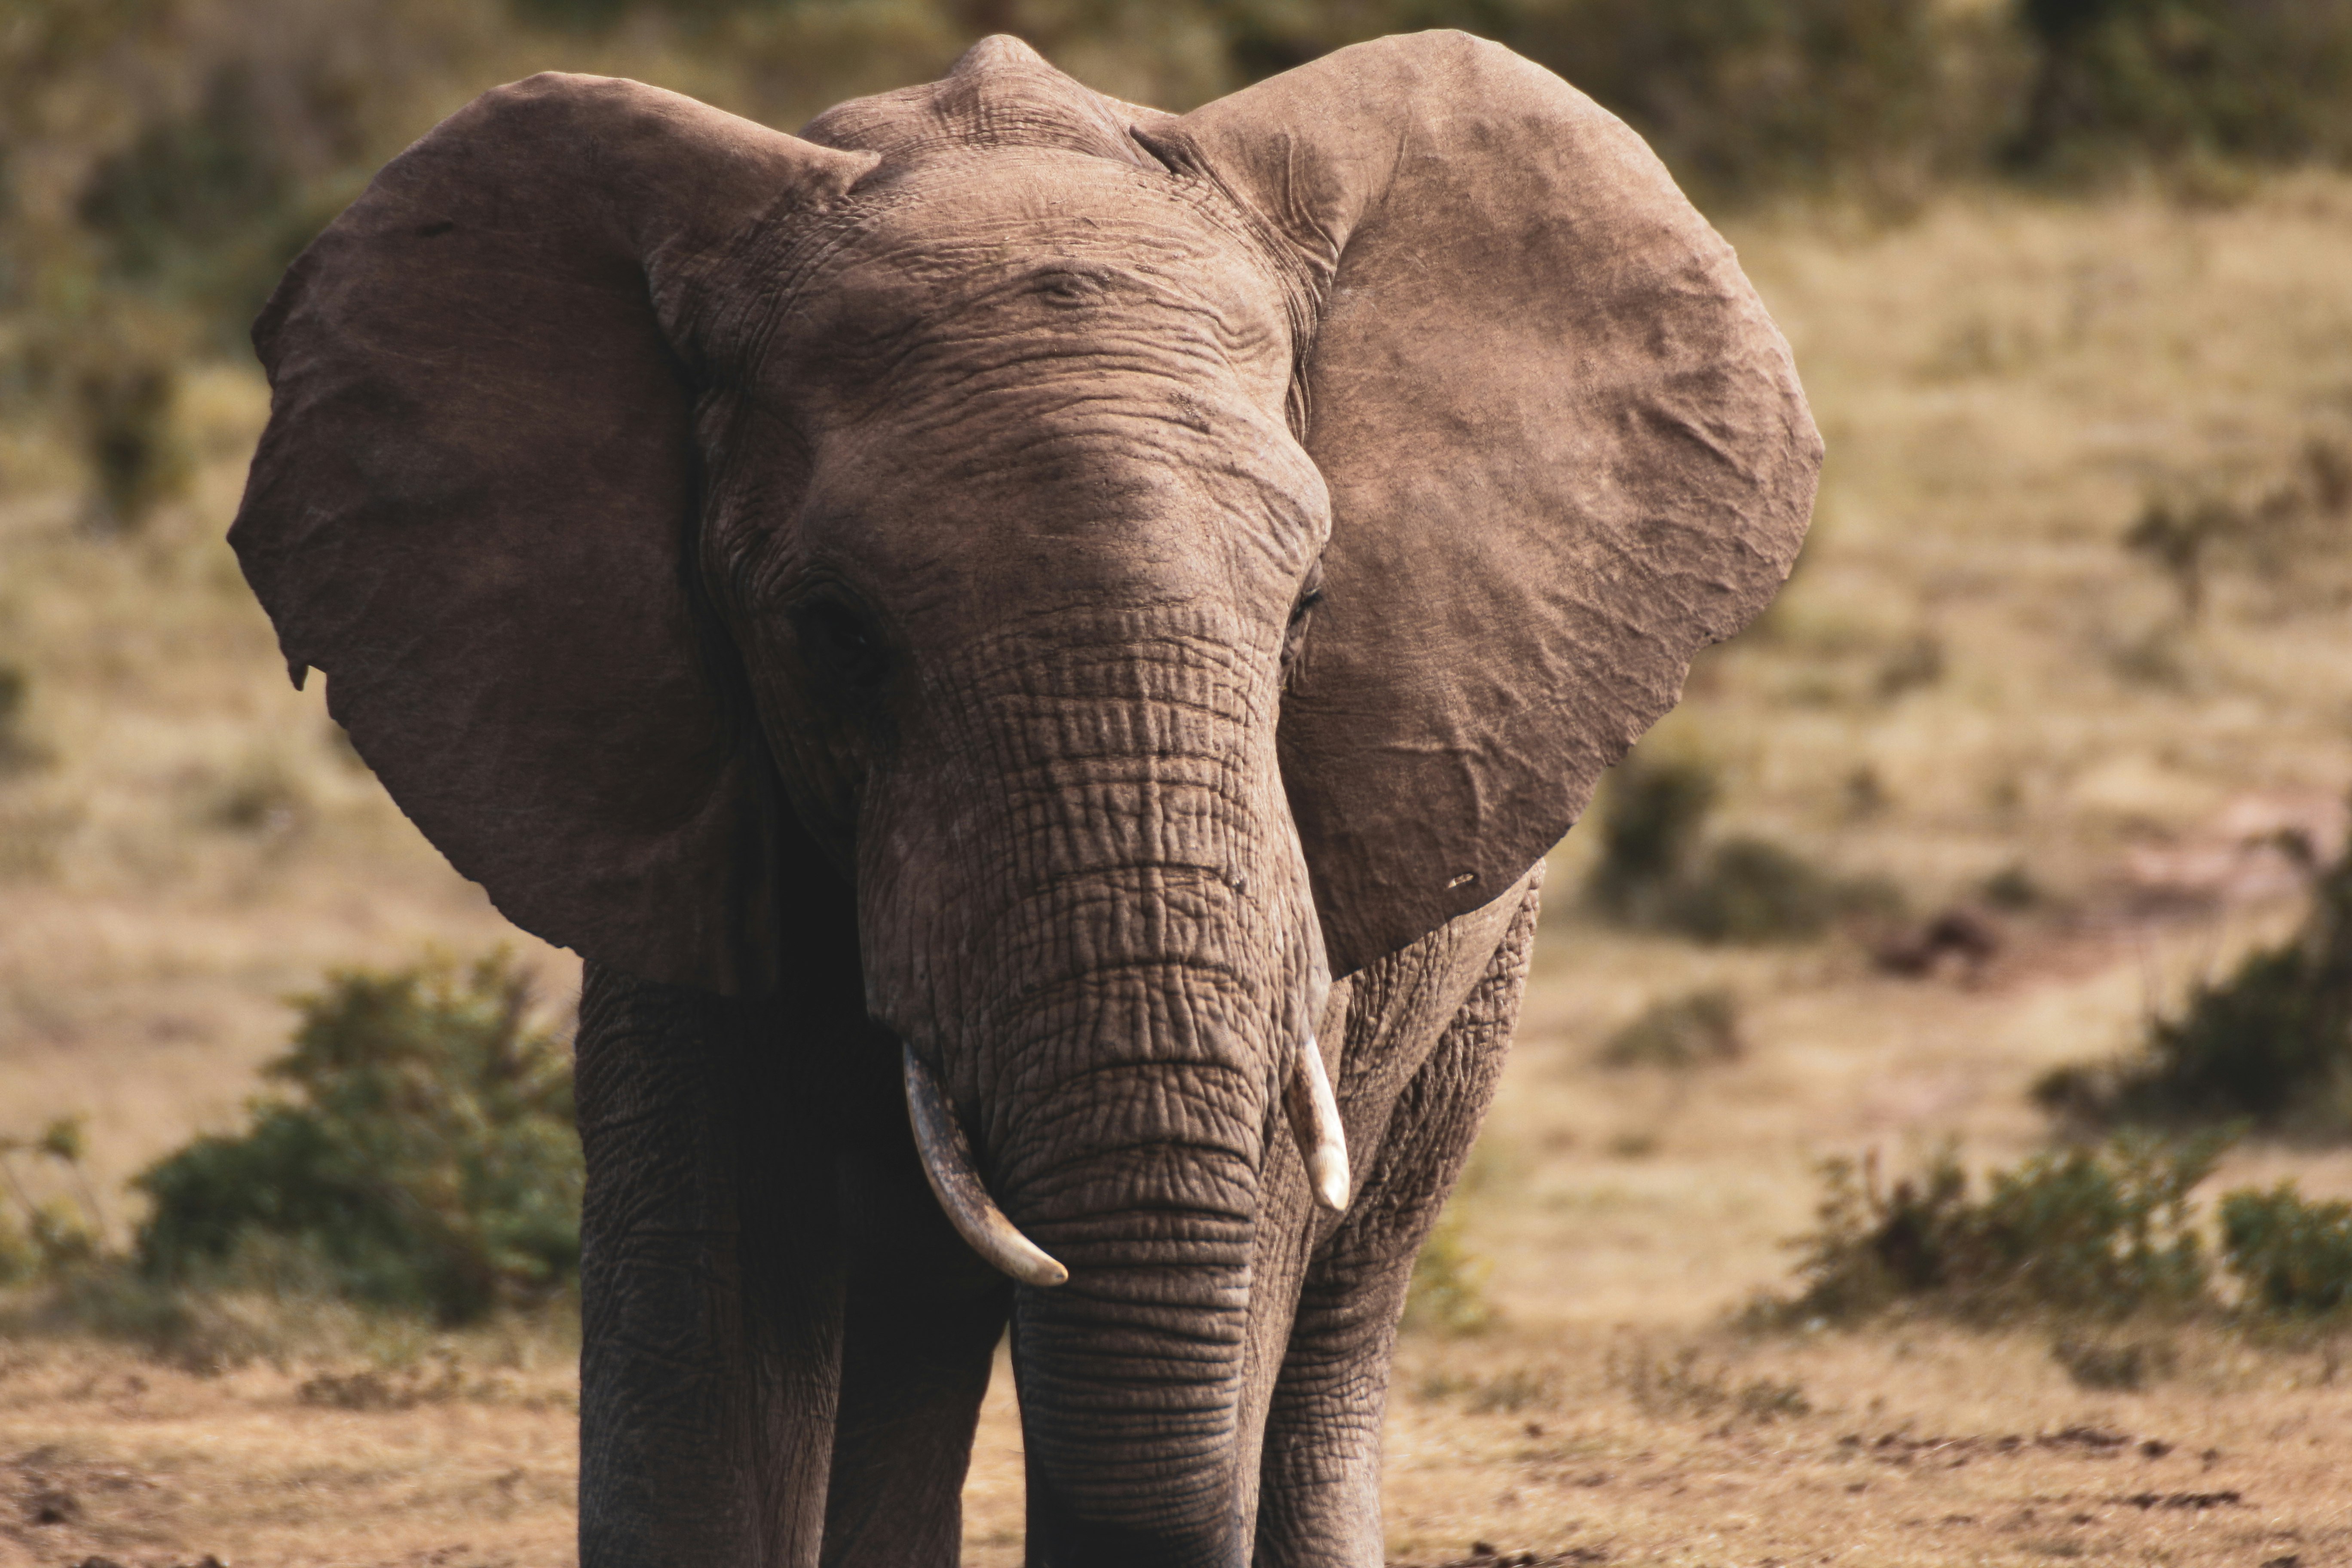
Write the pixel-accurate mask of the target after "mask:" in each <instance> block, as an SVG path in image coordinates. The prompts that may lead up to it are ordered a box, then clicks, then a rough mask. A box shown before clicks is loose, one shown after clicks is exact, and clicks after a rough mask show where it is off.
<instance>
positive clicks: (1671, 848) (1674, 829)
mask: <svg viewBox="0 0 2352 1568" xmlns="http://www.w3.org/2000/svg"><path fill="white" fill-rule="evenodd" d="M1717 789H1718V785H1717V782H1716V776H1715V771H1714V770H1713V769H1712V768H1709V767H1707V766H1706V765H1705V764H1704V763H1696V762H1691V761H1686V760H1677V761H1671V762H1664V763H1653V762H1651V761H1649V760H1648V759H1647V758H1645V757H1643V755H1642V754H1641V753H1640V752H1634V753H1633V755H1632V756H1629V757H1627V758H1626V759H1625V760H1624V761H1623V762H1622V763H1618V764H1617V767H1616V769H1615V770H1614V771H1613V772H1612V773H1611V774H1610V775H1609V786H1608V789H1607V791H1606V792H1605V793H1604V794H1603V795H1602V796H1601V814H1600V815H1601V820H1600V822H1599V824H1598V825H1597V826H1598V827H1599V830H1600V838H1601V855H1600V858H1599V859H1598V860H1597V861H1596V862H1595V863H1594V865H1593V868H1592V875H1591V882H1590V884H1589V890H1590V892H1591V897H1592V900H1593V902H1594V903H1596V904H1597V905H1599V906H1600V907H1601V910H1604V911H1606V912H1607V913H1609V914H1611V915H1613V916H1615V917H1616V918H1618V919H1620V920H1622V921H1626V922H1628V923H1631V924H1643V923H1647V922H1649V921H1654V920H1656V919H1657V918H1658V917H1659V916H1660V915H1661V914H1662V913H1663V912H1664V903H1665V896H1666V889H1668V888H1669V887H1670V886H1672V885H1673V883H1674V882H1675V879H1677V878H1679V877H1681V876H1682V875H1683V873H1684V870H1685V868H1686V867H1687V865H1688V864H1689V862H1690V860H1691V858H1692V857H1693V855H1694V854H1695V853H1696V850H1697V847H1698V843H1699V838H1700V836H1701V835H1702V834H1703V833H1704V832H1705V831H1706V817H1707V813H1708V812H1710V811H1712V810H1713V809H1714V807H1715V797H1716V795H1717Z"/></svg>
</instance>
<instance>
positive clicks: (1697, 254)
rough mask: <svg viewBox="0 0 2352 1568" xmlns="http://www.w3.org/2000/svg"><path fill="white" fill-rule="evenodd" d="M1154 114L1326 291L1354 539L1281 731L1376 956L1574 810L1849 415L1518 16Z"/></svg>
mask: <svg viewBox="0 0 2352 1568" xmlns="http://www.w3.org/2000/svg"><path fill="white" fill-rule="evenodd" d="M1147 134H1149V136H1150V139H1151V141H1152V142H1153V143H1154V145H1155V146H1158V147H1161V148H1163V149H1164V153H1163V155H1164V156H1166V157H1167V158H1168V160H1169V161H1170V162H1171V163H1177V164H1178V165H1179V166H1181V165H1183V164H1185V163H1192V164H1195V165H1197V166H1198V167H1200V168H1201V169H1202V170H1203V171H1204V172H1205V173H1207V174H1210V175H1211V176H1213V178H1215V179H1216V180H1217V181H1219V182H1220V183H1221V184H1223V185H1224V187H1225V188H1226V189H1227V191H1228V192H1230V193H1231V194H1232V195H1234V197H1235V198H1236V199H1237V200H1238V201H1239V202H1240V204H1241V205H1243V206H1244V208H1245V209H1248V210H1249V211H1250V212H1251V213H1252V214H1254V215H1255V218H1256V219H1257V220H1258V221H1259V222H1260V223H1261V224H1262V225H1263V226H1264V227H1265V230H1266V232H1268V233H1269V234H1270V235H1271V236H1272V237H1273V238H1272V243H1273V245H1274V247H1275V248H1276V250H1277V251H1278V252H1280V253H1281V254H1282V255H1283V256H1284V258H1286V261H1287V262H1288V263H1289V264H1290V265H1291V266H1292V267H1293V268H1295V269H1296V270H1297V274H1298V276H1300V277H1301V278H1302V279H1303V280H1304V285H1305V288H1304V291H1305V292H1306V293H1307V295H1308V296H1309V297H1310V298H1311V299H1312V300H1313V301H1314V310H1313V311H1312V312H1311V315H1312V316H1313V318H1314V320H1315V321H1316V324H1315V326H1314V327H1313V329H1312V336H1311V338H1310V339H1309V341H1308V342H1307V344H1306V345H1305V351H1306V352H1305V354H1304V359H1303V370H1302V374H1301V384H1300V387H1299V392H1300V393H1301V395H1302V397H1303V409H1304V424H1305V439H1306V444H1307V450H1308V451H1309V453H1311V454H1312V455H1313V457H1314V458H1315V461H1316V462H1317V464H1318V466H1319V467H1320V468H1322V470H1323V474H1324V477H1325V479H1326V480H1327V481H1328V484H1329V487H1330V492H1331V505H1332V512H1333V521H1332V536H1331V542H1330V546H1329V549H1328V553H1327V554H1326V556H1325V558H1324V581H1325V584H1326V589H1327V599H1326V602H1325V603H1324V605H1323V606H1322V607H1321V608H1319V609H1318V611H1317V612H1316V616H1315V623H1314V629H1313V631H1312V633H1311V634H1310V637H1309V639H1308V643H1307V649H1306V665H1305V669H1304V672H1303V677H1302V679H1300V681H1299V682H1298V685H1297V689H1296V690H1295V691H1294V692H1293V693H1292V695H1291V696H1290V698H1289V699H1287V700H1286V707H1285V710H1284V716H1283V723H1282V733H1281V742H1282V759H1283V767H1284V773H1285V777H1286V781H1287V784H1288V786H1289V791H1290V798H1291V805H1292V808H1293V811H1294V814H1295V815H1296V816H1297V822H1298V827H1299V833H1300V836H1301V837H1302V838H1303V840H1304V841H1305V844H1306V848H1307V862H1308V866H1309V868H1310V869H1311V870H1312V872H1313V874H1314V878H1315V880H1316V884H1317V887H1316V893H1317V897H1318V902H1319V904H1320V907H1321V908H1322V910H1323V911H1324V923H1325V937H1326V940H1327V942H1328V946H1329V950H1330V953H1331V959H1332V964H1333V968H1334V969H1335V970H1336V971H1339V972H1341V973H1344V972H1346V971H1348V970H1351V969H1354V968H1357V967H1359V966H1360V965H1362V964H1363V963H1368V962H1370V960H1371V959H1373V958H1376V957H1378V956H1380V955H1381V953H1383V952H1391V951H1393V950H1394V949H1396V948H1398V947H1401V946H1402V945H1403V944H1405V943H1406V942H1411V941H1412V940H1413V939H1414V938H1416V937H1418V936H1420V935H1422V934H1423V933H1424V932H1426V931H1431V930H1433V929H1434V928H1435V927H1436V926H1438V925H1439V924H1441V923H1443V922H1444V921H1446V920H1449V919H1451V918H1452V917H1453V916H1454V915H1457V914H1460V913H1463V912H1464V911H1465V910H1471V909H1475V908H1476V907H1477V906H1479V905H1481V904H1484V903H1486V902H1487V901H1489V900H1492V899H1493V898H1495V897H1496V895H1497V894H1498V893H1499V892H1500V891H1502V890H1503V889H1506V888H1507V887H1508V886H1509V885H1510V883H1511V882H1512V880H1513V879H1515V878H1517V876H1518V875H1519V873H1520V872H1522V871H1524V870H1525V869H1526V868H1528V866H1529V865H1531V864H1533V863H1534V862H1535V861H1536V860H1537V859H1538V858H1540V857H1541V856H1542V855H1543V854H1544V853H1545V851H1546V850H1548V849H1549V848H1550V847H1551V846H1552V845H1553V844H1554V843H1556V842H1557V841H1558V840H1559V837H1560V836H1561V835H1562V834H1564V833H1565V832H1567V831H1568V829H1569V827H1570V825H1572V824H1573V823H1574V822H1575V820H1576V818H1577V816H1578V815H1579V813H1580V812H1581V811H1582V810H1583V809H1584V806H1585V804H1586V802H1587V801H1589V800H1590V799H1591V795H1592V790H1593V786H1594V784H1596V783H1597V782H1598V780H1599V777H1600V775H1601V771H1602V770H1603V769H1605V768H1607V767H1608V766H1609V765H1610V764H1612V763H1614V762H1616V761H1617V760H1618V759H1619V758H1620V757H1622V755H1624V753H1625V751H1626V749H1627V748H1628V747H1629V746H1631V745H1632V744H1633V741H1634V739H1635V738H1636V737H1637V736H1639V735H1640V734H1641V733H1642V731H1643V730H1645V729H1647V728H1648V727H1649V726H1650V725H1651V724H1652V723H1653V722H1654V721H1656V720H1657V718H1658V717H1659V716H1660V715H1661V714H1663V713H1664V712H1665V710H1667V709H1668V708H1670V707H1672V706H1673V705H1674V703H1675V700H1676V698H1678V697H1679V696H1680V695H1681V691H1682V682H1683V677H1684V674H1685V671H1686V670H1687V668H1689V664H1690V659H1691V656H1692V655H1693V654H1695V653H1696V652H1697V650H1698V649H1699V648H1701V647H1705V646H1706V645H1707V644H1709V643H1714V642H1719V641H1721V640H1722V639H1723V638H1725V637H1729V636H1730V635H1731V634H1732V633H1734V632H1736V631H1738V629H1739V628H1740V627H1741V626H1745V625H1746V624H1747V623H1748V620H1749V619H1750V618H1751V617H1753V616H1755V615H1756V613H1757V612H1758V611H1759V610H1760V609H1761V608H1763V606H1764V605H1765V603H1766V602H1767V601H1768V600H1769V599H1770V597H1771V596H1772V594H1773V592H1774V590H1775V589H1776V588H1778V587H1779V585H1780V583H1781V581H1782V580H1783V579H1784V578H1785V577H1786V576H1787V575H1788V571H1789V567H1790V563H1791V562H1793V561H1794V560H1795V558H1796V553H1797V547H1798V544H1799V543H1800V542H1801V540H1802V538H1803V536H1804V530H1805V523H1806V520H1807V519H1808V517H1809V516H1810V514H1811V509H1812V498H1813V485H1814V479H1815V477H1816V475H1817V473H1818V472H1819V468H1820V464H1821V454H1822V446H1821V438H1820V437H1819V435H1818V434H1817V433H1816V432H1815V431H1814V428H1813V424H1812V420H1811V416H1810V415H1809V414H1808V413H1807V411H1806V407H1805V400H1804V395H1803V393H1802V391H1801V389H1800V388H1799V386H1798V384H1797V376H1796V372H1795V370H1794V367H1793V366H1792V365H1791V363H1790V355H1789V348H1788V344H1787V342H1785V341H1784V340H1783V339H1782V338H1781V336H1780V332H1779V331H1777V330H1776V329H1775V328H1774V327H1773V325H1772V323H1771V321H1770V320H1769V318H1767V316H1766V315H1765V313H1764V308H1763V306H1762V304H1761V303H1760V302H1759V300H1757V298H1756V294H1755V291H1754V290H1753V289H1750V288H1749V287H1748V281H1747V279H1745V278H1744V277H1742V276H1741V274H1740V270H1739V266H1738V261H1737V260H1736V259H1735V258H1734V257H1733V256H1732V253H1731V247H1729V246H1728V245H1727V244H1725V243H1724V241H1723V239H1722V238H1721V237H1719V236H1717V234H1716V233H1715V231H1714V230H1713V229H1712V228H1710V227H1709V226H1707V224H1706V220H1705V219H1704V218H1702V217H1700V216H1699V215H1698V214H1697V213H1696V211H1694V210H1693V209H1692V207H1691V205H1690V204H1689V203H1688V202H1687V201H1685V199H1684V198H1683V195H1682V194H1681V192H1680V191H1678V190H1677V189H1676V188H1675V184H1674V181H1673V179H1672V178H1671V177H1670V176H1669V175H1668V174H1667V173H1666V171H1665V168H1664V165H1662V164H1661V163H1659V162H1658V160H1657V159H1656V157H1654V155H1653V154H1652V153H1651V152H1650V151H1649V149H1648V148H1647V147H1646V146H1644V145H1643V142H1642V141H1641V139H1640V138H1639V137H1638V136H1636V135H1634V134H1633V132H1631V131H1629V130H1627V129H1626V128H1625V126H1624V125H1623V124H1622V122H1620V121H1618V120H1617V119H1615V118H1614V117H1613V116H1612V115H1611V114H1609V113H1608V112H1607V111H1606V110H1602V109H1601V108H1600V107H1598V106H1597V105H1595V104H1594V103H1593V102H1592V101H1591V100H1590V99H1587V98H1586V97H1584V96H1583V95H1582V94H1581V93H1579V92H1578V91H1576V90H1575V89H1573V88H1570V86H1568V85H1567V84H1566V83H1565V82H1562V81H1561V80H1559V79H1558V78H1557V77H1554V76H1552V75H1551V74H1550V73H1549V72H1548V71H1545V70H1543V69H1542V68H1539V67H1537V66H1535V65H1532V64H1529V63H1528V61H1526V60H1524V59H1521V58H1519V57H1517V55H1514V54H1512V53H1511V52H1510V51H1509V50H1507V49H1505V48H1503V47H1500V46H1498V45H1495V44H1490V43H1486V42H1483V41H1481V40H1479V39H1476V38H1473V37H1469V36H1468V35H1466V34H1462V33H1424V34H1421V35H1418V36H1415V37H1401V38H1387V39H1382V40H1381V41H1379V42H1377V43H1370V44H1361V45H1358V46H1356V47H1351V48H1346V49H1341V50H1339V52H1337V53H1335V54H1332V55H1329V56H1327V57H1326V58H1323V59H1320V60H1318V61H1316V62H1315V63H1314V64H1312V65H1308V66H1304V67H1301V68H1298V69H1297V70H1294V71H1290V72H1287V73H1286V74H1284V75H1282V76H1278V77H1276V78H1273V79H1270V80H1267V81H1265V82H1262V83H1260V84H1259V85H1257V86H1256V87H1254V88H1250V89H1246V90H1244V91H1243V92H1239V93H1235V94H1234V95H1233V96H1232V97H1230V98H1226V99H1223V100H1219V101H1217V102H1215V103H1212V104H1210V105H1208V106H1207V107H1205V108H1203V109H1201V110H1196V111H1195V112H1193V113H1192V114H1190V115H1187V116H1185V117H1184V118H1183V119H1182V120H1181V121H1177V122H1176V123H1175V124H1174V125H1173V126H1167V125H1162V126H1160V127H1157V128H1155V129H1153V130H1151V131H1150V132H1148V133H1147Z"/></svg>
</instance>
